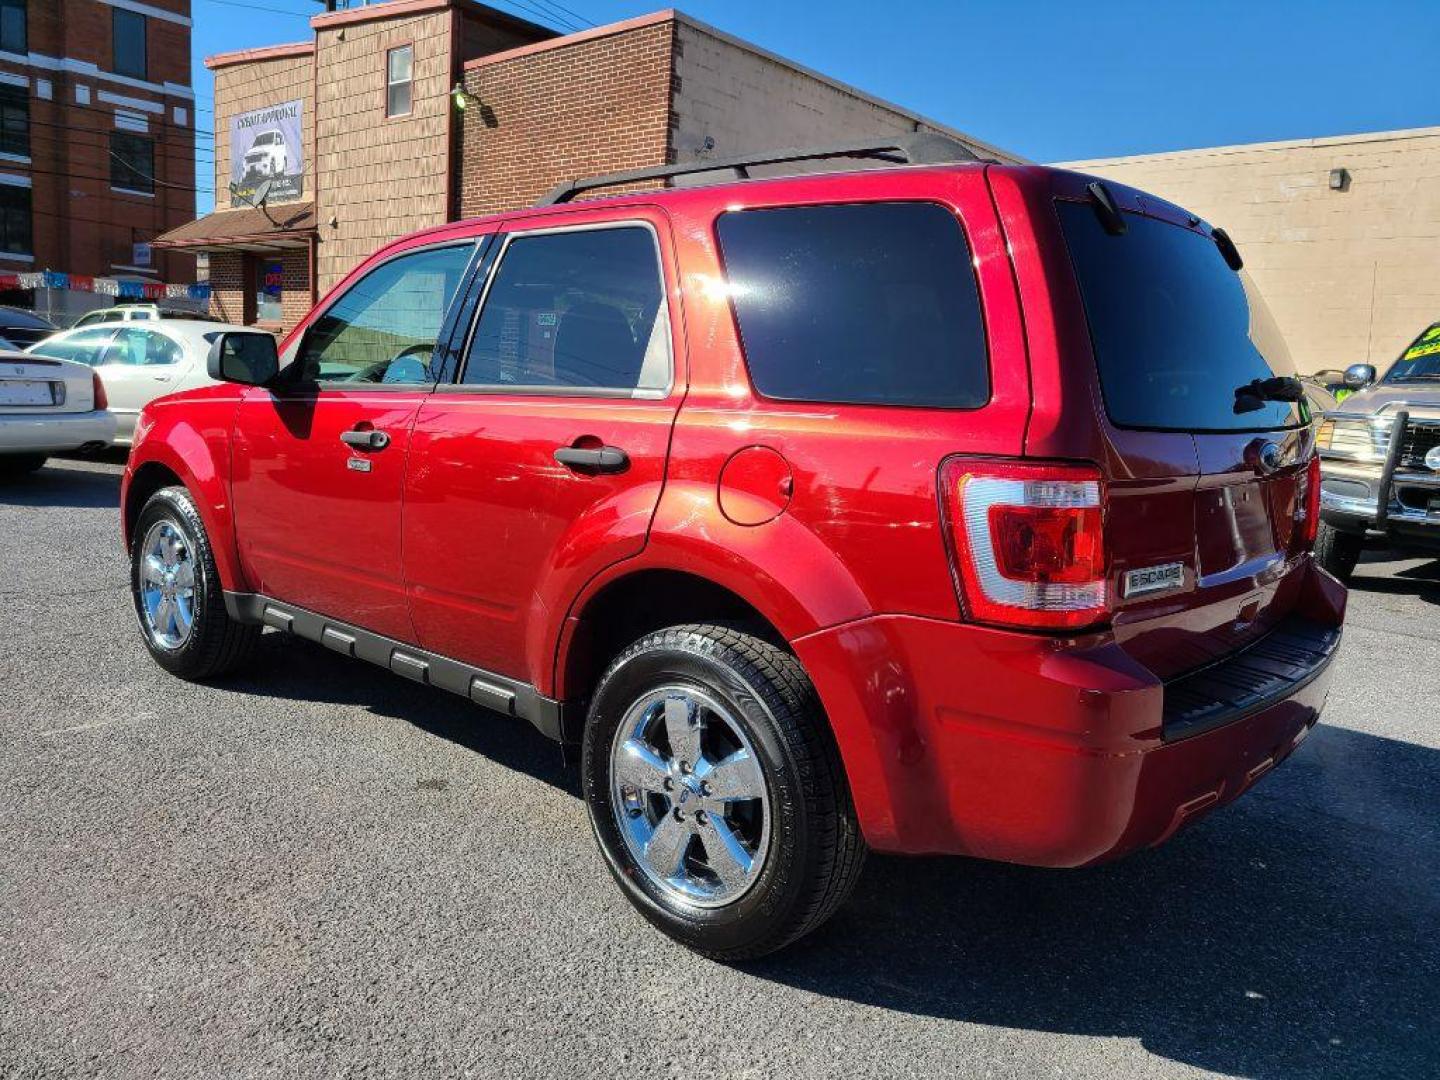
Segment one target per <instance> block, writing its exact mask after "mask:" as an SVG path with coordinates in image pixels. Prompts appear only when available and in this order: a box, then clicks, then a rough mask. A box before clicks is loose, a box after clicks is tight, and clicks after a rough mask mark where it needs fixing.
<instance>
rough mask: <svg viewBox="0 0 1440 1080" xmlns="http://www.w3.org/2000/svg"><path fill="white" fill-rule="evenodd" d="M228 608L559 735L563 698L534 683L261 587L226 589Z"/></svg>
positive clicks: (237, 614) (242, 617) (239, 615)
mask: <svg viewBox="0 0 1440 1080" xmlns="http://www.w3.org/2000/svg"><path fill="white" fill-rule="evenodd" d="M225 611H226V614H228V615H229V616H230V617H231V618H232V619H235V620H237V621H239V622H244V623H259V624H262V625H265V626H273V627H275V628H276V629H277V630H284V631H287V632H289V633H293V634H295V635H296V636H297V637H302V638H305V639H307V640H309V641H314V642H317V643H319V644H321V645H324V646H325V647H326V648H328V649H333V650H334V651H335V652H338V653H342V654H343V655H345V656H353V657H355V658H357V659H359V660H367V661H369V662H370V663H372V664H376V665H378V666H380V667H383V668H389V669H390V670H391V671H393V672H394V673H395V674H397V675H401V676H404V677H405V678H407V679H411V680H413V681H415V682H419V683H424V684H426V685H427V686H435V687H439V688H440V689H441V690H448V691H450V692H451V693H452V694H459V695H460V696H461V697H466V698H469V699H470V700H471V701H473V702H475V703H476V704H477V705H483V706H484V707H485V708H487V709H493V710H495V711H496V712H502V713H505V714H507V715H509V716H518V717H519V718H520V719H522V720H528V721H530V723H531V724H533V725H534V726H535V727H536V729H537V730H539V731H540V733H541V734H542V735H545V736H546V737H547V738H550V739H554V740H555V741H556V742H559V741H560V738H561V734H562V732H563V728H562V726H561V711H562V706H561V703H560V702H558V701H555V700H554V699H553V698H548V697H545V696H544V695H542V694H539V693H537V692H536V690H535V687H533V686H531V685H530V684H529V683H524V682H519V681H517V680H515V679H509V678H506V677H505V676H504V675H497V674H495V673H494V672H492V671H486V670H484V669H483V668H477V667H473V666H471V665H470V664H465V663H461V662H460V661H459V660H452V659H451V658H450V657H448V656H441V655H440V654H438V653H432V652H427V651H426V650H424V649H420V648H417V647H416V646H414V645H410V644H407V643H406V642H403V641H395V640H394V639H393V638H387V637H384V636H382V635H380V634H375V633H371V632H370V631H369V630H363V629H361V628H360V627H358V626H351V625H350V624H349V623H345V622H341V621H340V620H339V619H332V618H330V617H329V616H326V615H317V614H316V613H315V612H313V611H307V610H305V609H304V608H299V607H295V606H294V605H293V604H285V603H281V602H280V601H278V600H271V599H270V598H269V597H267V596H262V595H260V594H259V593H237V592H227V593H226V594H225Z"/></svg>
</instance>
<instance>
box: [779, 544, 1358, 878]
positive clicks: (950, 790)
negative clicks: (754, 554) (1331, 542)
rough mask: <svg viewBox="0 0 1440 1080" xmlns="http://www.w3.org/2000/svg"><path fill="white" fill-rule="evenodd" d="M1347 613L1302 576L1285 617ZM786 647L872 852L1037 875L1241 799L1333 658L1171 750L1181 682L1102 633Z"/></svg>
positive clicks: (885, 629)
mask: <svg viewBox="0 0 1440 1080" xmlns="http://www.w3.org/2000/svg"><path fill="white" fill-rule="evenodd" d="M1344 603H1345V593H1344V589H1343V587H1341V586H1340V585H1338V584H1337V583H1336V582H1335V581H1334V579H1332V578H1330V577H1329V576H1328V575H1326V574H1324V573H1323V572H1321V571H1318V570H1316V569H1315V568H1314V567H1313V566H1312V567H1310V568H1309V570H1308V571H1307V579H1306V582H1305V588H1304V592H1303V597H1302V600H1301V603H1300V605H1299V607H1298V608H1297V609H1296V612H1295V615H1296V617H1297V618H1300V619H1304V620H1306V621H1307V622H1308V623H1310V624H1312V625H1313V626H1315V627H1317V628H1329V629H1334V628H1338V627H1339V625H1340V622H1341V620H1342V618H1343V614H1344ZM794 645H795V649H796V652H797V654H798V655H799V657H800V660H801V662H802V663H804V664H805V666H806V669H807V670H808V671H809V673H810V675H811V677H812V679H813V680H814V681H815V684H816V687H817V689H818V690H819V692H820V696H821V699H822V700H823V702H824V704H825V707H826V709H827V712H828V715H829V717H830V720H831V724H832V726H833V727H834V729H835V732H836V737H837V740H838V742H839V744H840V750H841V754H842V756H843V758H844V760H845V766H846V772H847V775H848V777H849V780H850V785H851V791H852V794H853V795H854V798H855V803H856V809H857V812H858V814H859V817H860V822H861V827H862V829H863V831H864V834H865V838H866V840H867V841H868V842H869V843H870V845H871V846H872V847H874V848H876V849H878V850H882V851H897V852H908V853H949V854H964V855H975V856H980V857H983V858H990V859H999V860H1003V861H1006V862H1017V863H1026V864H1030V865H1035V866H1083V865H1087V864H1090V863H1095V862H1100V861H1103V860H1106V859H1110V858H1114V857H1117V856H1119V855H1123V854H1125V853H1126V852H1129V851H1133V850H1136V849H1138V848H1142V847H1147V846H1152V845H1154V844H1158V843H1161V842H1163V841H1164V840H1166V839H1168V838H1169V837H1171V836H1173V835H1174V834H1175V832H1177V831H1178V830H1179V829H1180V828H1182V827H1183V826H1185V825H1187V824H1189V823H1191V822H1193V821H1195V820H1197V819H1198V818H1199V817H1200V816H1201V815H1202V814H1204V813H1206V812H1208V811H1209V810H1212V809H1214V808H1215V807H1217V806H1222V805H1224V804H1225V803H1227V802H1229V801H1231V800H1232V799H1234V798H1236V797H1237V796H1238V795H1240V794H1241V793H1242V792H1244V791H1245V790H1247V789H1248V788H1249V787H1251V786H1252V785H1253V784H1254V783H1255V782H1256V781H1257V780H1259V779H1260V778H1261V777H1262V776H1264V775H1265V774H1266V773H1267V772H1269V771H1270V770H1271V769H1272V768H1274V766H1275V765H1277V764H1279V762H1281V761H1283V760H1284V759H1285V758H1286V757H1287V756H1288V755H1289V754H1290V753H1291V751H1293V750H1294V748H1295V747H1296V746H1298V745H1299V744H1300V742H1301V741H1302V740H1303V739H1304V738H1305V736H1306V735H1307V734H1308V733H1309V730H1310V728H1311V727H1312V726H1313V725H1314V723H1315V721H1316V718H1317V717H1318V716H1319V712H1320V708H1321V706H1322V705H1323V704H1324V701H1325V696H1326V693H1327V691H1328V689H1329V676H1330V671H1329V668H1330V659H1331V658H1333V648H1332V649H1331V650H1330V651H1329V652H1328V653H1327V654H1326V656H1325V657H1324V658H1323V659H1322V660H1320V661H1319V662H1318V663H1315V664H1313V665H1312V666H1311V669H1310V670H1307V671H1305V672H1304V673H1303V677H1301V678H1297V679H1294V680H1291V681H1290V682H1289V683H1288V684H1287V685H1286V686H1284V687H1281V688H1276V687H1273V686H1272V687H1270V688H1269V691H1268V692H1267V693H1266V694H1265V695H1263V697H1262V698H1259V699H1256V700H1254V701H1252V702H1251V707H1249V708H1243V707H1237V708H1235V709H1233V710H1232V711H1231V713H1230V716H1231V717H1233V718H1232V719H1227V721H1226V722H1223V723H1219V724H1212V725H1208V726H1206V727H1204V728H1203V729H1197V730H1198V733H1195V734H1188V735H1185V734H1180V735H1177V732H1176V730H1175V729H1174V725H1173V721H1174V717H1175V714H1176V709H1177V702H1178V699H1179V698H1180V697H1181V694H1180V692H1179V691H1180V689H1181V688H1180V687H1179V686H1178V685H1177V684H1179V683H1180V682H1182V681H1184V680H1175V681H1174V682H1172V683H1171V684H1170V686H1168V687H1167V685H1166V684H1165V683H1163V682H1162V681H1161V680H1160V679H1158V678H1157V677H1156V676H1155V675H1153V674H1152V673H1150V672H1149V671H1148V670H1146V669H1145V668H1144V667H1142V666H1141V665H1140V664H1138V663H1136V661H1135V660H1134V659H1133V658H1132V657H1130V656H1129V655H1128V654H1127V653H1126V652H1125V651H1124V649H1122V648H1121V647H1120V646H1119V645H1117V644H1116V643H1115V641H1114V639H1113V638H1111V637H1110V636H1109V635H1108V634H1097V635H1091V636H1088V637H1086V638H1082V639H1068V640H1064V639H1053V638H1043V637H1038V636H1035V635H1028V634H1020V633H1009V632H1004V631H999V630H989V629H985V628H982V627H976V626H967V625H963V624H958V623H947V622H941V621H937V620H930V619H921V618H913V617H907V616H876V617H874V618H870V619H865V620H861V621H859V622H856V623H851V624H847V625H845V626H842V627H836V628H834V629H831V630H827V631H822V632H820V633H817V634H813V635H810V636H808V637H806V638H801V639H800V640H798V641H796V642H795V643H794ZM1191 689H1192V690H1193V689H1194V687H1193V685H1192V687H1191ZM1167 690H1170V691H1171V694H1170V696H1171V698H1172V699H1174V700H1171V701H1170V702H1169V708H1168V710H1167ZM1236 700H1237V702H1238V700H1239V699H1238V698H1237V699H1236ZM1167 712H1168V717H1167ZM1167 728H1169V729H1170V730H1169V732H1168V738H1167Z"/></svg>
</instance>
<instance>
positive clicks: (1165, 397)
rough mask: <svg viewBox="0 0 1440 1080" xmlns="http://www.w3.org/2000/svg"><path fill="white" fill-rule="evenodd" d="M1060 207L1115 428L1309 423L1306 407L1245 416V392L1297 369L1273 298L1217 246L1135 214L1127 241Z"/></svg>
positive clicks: (1087, 207)
mask: <svg viewBox="0 0 1440 1080" xmlns="http://www.w3.org/2000/svg"><path fill="white" fill-rule="evenodd" d="M1056 209H1057V211H1058V212H1059V214H1060V225H1061V228H1062V229H1063V230H1064V232H1065V242H1066V244H1067V245H1068V246H1069V248H1070V261H1071V263H1072V264H1073V265H1074V267H1075V276H1076V277H1077V278H1078V279H1079V283H1080V294H1081V296H1082V298H1083V299H1084V302H1085V315H1086V317H1087V319H1088V320H1089V322H1090V338H1091V341H1092V343H1093V345H1094V348H1095V357H1096V362H1097V363H1098V364H1099V367H1100V388H1101V390H1102V392H1103V393H1104V395H1105V410H1106V412H1108V413H1109V414H1110V419H1111V420H1112V421H1113V422H1114V423H1115V424H1117V425H1119V426H1121V427H1134V428H1156V429H1160V430H1166V431H1257V430H1265V429H1267V428H1277V427H1291V426H1295V425H1298V424H1301V423H1304V422H1305V417H1304V415H1303V414H1302V407H1301V405H1300V404H1299V403H1295V402H1285V401H1270V402H1266V403H1265V404H1264V405H1263V406H1262V407H1261V408H1260V409H1258V410H1254V411H1250V412H1236V411H1235V390H1236V388H1237V387H1240V386H1243V385H1245V384H1247V383H1249V382H1251V381H1252V380H1254V379H1268V378H1270V377H1272V376H1274V375H1293V374H1294V373H1295V368H1294V365H1293V364H1292V363H1291V361H1290V354H1289V352H1288V351H1287V350H1286V348H1285V343H1284V342H1283V341H1282V340H1281V337H1280V334H1279V332H1278V331H1277V330H1276V328H1275V324H1274V321H1273V320H1272V319H1271V317H1270V311H1269V309H1268V308H1267V307H1266V306H1265V302H1264V300H1262V299H1261V298H1260V294H1259V293H1258V292H1256V290H1255V287H1254V285H1253V284H1252V283H1251V281H1250V279H1249V277H1248V275H1246V274H1245V273H1244V272H1243V271H1241V272H1240V273H1238V274H1237V273H1236V272H1235V271H1233V270H1231V269H1230V267H1229V266H1228V265H1226V263H1225V260H1224V258H1223V257H1222V256H1221V254H1220V251H1219V249H1218V248H1217V247H1216V246H1215V243H1214V241H1212V240H1211V239H1210V238H1209V237H1207V236H1203V235H1201V234H1200V233H1197V232H1194V231H1193V230H1191V229H1186V228H1182V227H1181V226H1179V225H1171V224H1168V223H1166V222H1163V221H1157V220H1156V219H1155V218H1150V217H1144V216H1142V215H1140V214H1130V213H1127V214H1126V215H1125V223H1126V225H1127V226H1128V228H1127V229H1126V231H1125V232H1124V233H1122V234H1120V235H1118V236H1115V235H1111V234H1110V233H1107V232H1106V231H1105V229H1104V227H1103V226H1102V225H1101V223H1100V219H1099V217H1098V216H1097V215H1096V213H1095V209H1094V207H1093V206H1091V204H1089V203H1076V202H1060V203H1057V204H1056Z"/></svg>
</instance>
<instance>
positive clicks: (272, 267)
mask: <svg viewBox="0 0 1440 1080" xmlns="http://www.w3.org/2000/svg"><path fill="white" fill-rule="evenodd" d="M284 294H285V265H284V264H283V263H282V262H280V260H278V259H257V260H256V261H255V321H256V322H262V323H278V322H283V321H284V320H285V311H284V308H283V307H282V306H281V303H280V301H281V299H282V298H283V296H284Z"/></svg>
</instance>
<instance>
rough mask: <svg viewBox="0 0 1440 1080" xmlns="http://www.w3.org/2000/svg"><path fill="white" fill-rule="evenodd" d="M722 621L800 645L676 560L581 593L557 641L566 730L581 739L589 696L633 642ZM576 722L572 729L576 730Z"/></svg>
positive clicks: (557, 684)
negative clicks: (677, 565) (679, 628)
mask: <svg viewBox="0 0 1440 1080" xmlns="http://www.w3.org/2000/svg"><path fill="white" fill-rule="evenodd" d="M694 622H708V623H723V624H726V625H731V626H736V627H739V628H741V629H744V630H745V631H746V632H748V633H751V634H754V635H755V636H756V637H759V638H761V639H763V640H765V641H768V642H770V643H771V644H773V645H775V646H777V647H779V648H782V649H784V650H785V651H787V652H793V650H791V649H790V645H789V643H788V641H787V640H786V638H785V635H784V633H783V632H782V631H781V629H780V627H779V626H778V625H777V624H776V622H775V620H774V619H772V618H771V617H770V616H769V615H767V614H766V613H765V612H764V611H762V610H761V609H760V608H759V607H758V606H756V605H755V604H754V603H752V602H751V601H750V600H749V599H747V598H746V597H744V596H742V595H741V594H740V593H738V592H736V591H735V590H733V589H730V588H727V587H726V586H725V585H722V584H719V583H718V582H715V581H713V580H711V579H710V578H707V577H705V576H703V575H701V574H697V573H694V572H692V571H688V570H681V569H677V568H673V567H663V566H648V567H637V568H633V569H630V570H628V571H627V572H624V573H621V574H618V575H616V576H613V577H611V578H610V579H609V580H607V581H605V582H604V583H603V584H601V585H598V586H597V587H595V588H594V589H592V590H591V591H590V592H589V593H588V594H587V595H585V596H583V597H581V598H580V599H579V600H577V602H576V604H575V607H574V608H573V609H572V611H571V613H570V615H569V617H567V618H566V620H565V626H564V629H563V631H562V634H561V639H560V641H559V643H558V647H557V650H556V658H555V673H554V689H555V696H556V697H558V698H559V699H560V700H562V701H565V702H567V704H570V703H573V704H574V705H575V707H573V708H568V707H567V708H566V710H565V713H566V722H565V727H566V729H567V730H566V731H565V737H566V739H567V740H568V739H569V738H571V737H572V736H575V737H577V738H578V734H579V730H580V727H581V725H583V723H584V708H583V706H584V703H585V702H586V701H587V700H588V698H589V695H590V692H591V690H593V688H594V686H595V684H596V682H597V681H599V678H600V676H601V675H602V674H603V673H604V671H605V668H606V667H607V666H609V664H610V661H611V660H613V659H614V658H615V657H616V656H617V655H619V653H620V652H621V651H622V650H623V649H624V648H625V647H626V646H627V645H629V644H631V643H632V642H634V641H636V640H638V639H639V638H641V637H644V636H645V635H646V634H648V633H651V632H653V631H655V630H661V629H663V628H665V627H667V626H676V625H679V624H681V623H694ZM572 729H573V730H572Z"/></svg>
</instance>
